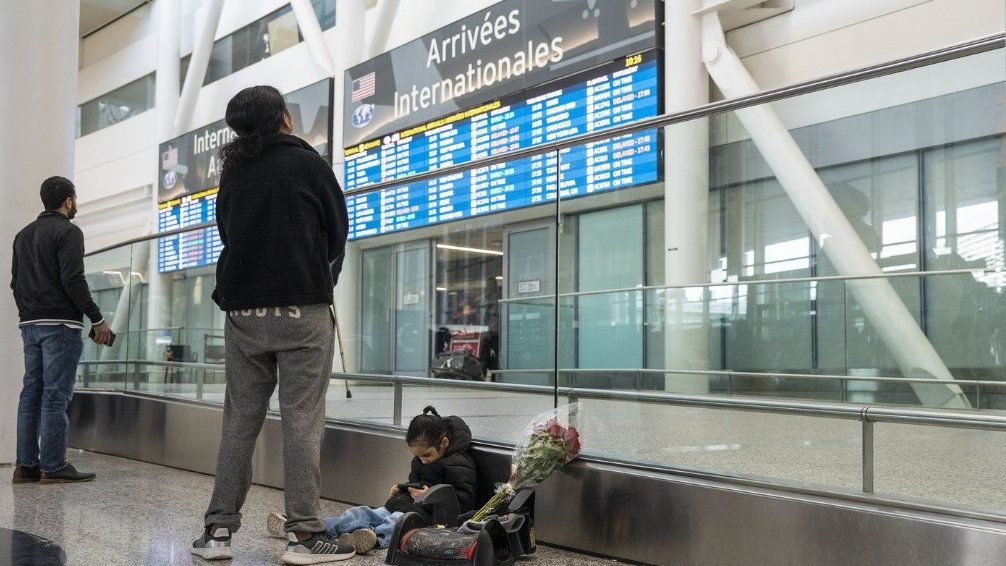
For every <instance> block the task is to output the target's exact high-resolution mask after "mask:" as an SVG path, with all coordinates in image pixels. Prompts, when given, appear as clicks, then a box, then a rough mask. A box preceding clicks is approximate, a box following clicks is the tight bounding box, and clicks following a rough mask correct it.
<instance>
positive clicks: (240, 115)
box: [220, 86, 287, 170]
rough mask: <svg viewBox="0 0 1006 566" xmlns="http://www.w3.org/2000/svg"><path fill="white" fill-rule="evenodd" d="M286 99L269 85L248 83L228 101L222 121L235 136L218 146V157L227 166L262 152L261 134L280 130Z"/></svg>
mask: <svg viewBox="0 0 1006 566" xmlns="http://www.w3.org/2000/svg"><path fill="white" fill-rule="evenodd" d="M286 113H287V109H286V101H285V100H283V95H281V94H280V93H279V91H278V90H276V89H275V88H273V87H271V86H253V87H248V88H246V89H244V90H242V91H241V92H239V93H237V94H236V95H234V98H231V100H230V102H228V103H227V113H226V115H225V118H224V119H225V121H226V122H227V125H228V126H230V127H231V129H232V130H234V133H236V134H237V137H236V138H234V139H233V140H231V141H230V142H229V143H228V144H227V145H225V146H223V147H222V148H220V161H221V163H222V164H223V168H224V170H226V169H227V168H228V167H230V166H232V165H234V164H236V163H240V162H241V161H246V160H250V159H254V158H256V157H258V156H260V155H262V151H263V144H262V138H263V136H265V135H267V134H274V133H277V132H279V131H281V130H282V128H283V119H284V117H285V116H286Z"/></svg>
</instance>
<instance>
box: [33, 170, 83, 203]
mask: <svg viewBox="0 0 1006 566" xmlns="http://www.w3.org/2000/svg"><path fill="white" fill-rule="evenodd" d="M76 192H77V191H76V190H74V188H73V181H71V180H70V179H67V178H66V177H49V178H48V179H46V180H45V181H42V190H41V191H39V194H41V196H42V204H43V205H44V206H45V209H46V210H57V209H58V208H59V207H61V206H63V203H64V202H66V199H68V198H70V197H72V196H73V195H75V194H76Z"/></svg>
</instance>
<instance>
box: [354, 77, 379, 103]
mask: <svg viewBox="0 0 1006 566" xmlns="http://www.w3.org/2000/svg"><path fill="white" fill-rule="evenodd" d="M376 84H377V76H376V74H375V72H374V71H371V72H369V73H367V74H366V75H363V76H362V77H360V78H358V79H356V80H354V81H353V95H352V99H353V102H356V101H359V100H363V99H364V98H367V97H368V96H372V95H373V94H374V92H375V91H374V87H375V86H376Z"/></svg>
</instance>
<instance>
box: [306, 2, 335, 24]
mask: <svg viewBox="0 0 1006 566" xmlns="http://www.w3.org/2000/svg"><path fill="white" fill-rule="evenodd" d="M311 5H313V6H314V13H315V14H316V15H317V16H318V23H319V24H321V29H323V30H326V29H330V28H334V27H335V0H311Z"/></svg>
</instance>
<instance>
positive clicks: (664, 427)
mask: <svg viewBox="0 0 1006 566" xmlns="http://www.w3.org/2000/svg"><path fill="white" fill-rule="evenodd" d="M579 403H580V404H581V415H582V418H581V422H580V426H581V427H582V432H583V446H584V453H585V454H586V455H593V456H598V457H602V458H607V459H613V460H620V461H627V462H632V463H638V464H644V465H651V466H658V467H666V468H676V469H685V470H697V471H702V472H710V473H715V474H727V475H730V476H738V477H745V478H752V479H760V480H766V479H770V480H772V481H776V482H779V481H781V482H786V483H794V484H803V485H814V486H818V487H827V488H829V489H839V490H843V491H857V490H859V489H860V486H861V483H860V482H861V467H860V424H859V423H858V422H855V421H851V420H835V419H827V418H820V417H811V416H796V415H779V414H769V413H756V412H746V411H735V410H729V409H712V408H704V407H685V406H668V405H659V404H652V403H636V402H630V401H611V400H598V399H580V400H579Z"/></svg>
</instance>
